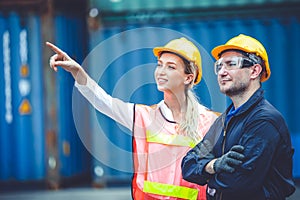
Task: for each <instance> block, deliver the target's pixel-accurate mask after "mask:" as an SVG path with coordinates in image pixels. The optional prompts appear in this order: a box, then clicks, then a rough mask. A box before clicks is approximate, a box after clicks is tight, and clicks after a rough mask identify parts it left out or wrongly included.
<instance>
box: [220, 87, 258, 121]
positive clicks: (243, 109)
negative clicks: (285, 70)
mask: <svg viewBox="0 0 300 200" xmlns="http://www.w3.org/2000/svg"><path fill="white" fill-rule="evenodd" d="M263 98H264V90H263V89H262V88H261V87H260V88H259V89H258V90H256V91H255V92H254V94H253V95H252V96H251V97H250V98H249V99H248V101H246V103H244V104H243V105H241V107H239V111H238V112H237V113H236V115H240V114H242V113H244V112H246V111H247V110H249V109H250V108H251V107H252V106H253V105H256V104H257V103H258V102H259V101H261V100H262V99H263ZM232 107H233V103H232V104H231V105H230V106H229V107H228V108H227V109H226V112H225V115H227V114H228V112H229V111H230V109H231V108H232Z"/></svg>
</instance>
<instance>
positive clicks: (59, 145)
mask: <svg viewBox="0 0 300 200" xmlns="http://www.w3.org/2000/svg"><path fill="white" fill-rule="evenodd" d="M53 23H54V27H53V28H51V27H49V28H48V29H47V30H48V31H54V35H55V36H54V41H51V42H54V43H55V44H56V45H58V46H59V47H61V48H62V49H64V50H65V51H66V52H67V53H68V54H69V55H70V56H72V57H73V58H75V59H76V60H77V61H78V62H81V61H82V60H83V57H84V53H85V52H86V49H87V48H86V46H87V45H86V44H87V34H86V33H87V28H86V22H85V17H82V16H81V15H76V16H74V15H72V16H70V15H67V14H65V15H60V14H56V15H55V16H54V19H53ZM41 26H42V22H41V16H36V15H32V14H25V15H24V14H22V15H21V14H20V13H13V12H11V13H10V14H6V15H0V35H1V40H0V45H1V49H2V50H1V54H0V69H1V70H0V77H1V79H0V107H1V113H0V183H4V184H5V183H6V182H13V183H16V182H26V181H47V180H48V179H49V180H50V179H51V180H52V179H54V180H55V181H57V182H56V183H54V184H56V185H55V186H53V187H59V185H60V184H64V182H67V183H66V184H76V183H70V182H72V181H69V180H73V179H69V178H76V180H77V181H79V182H80V181H86V180H88V179H90V154H89V153H88V152H87V150H86V148H85V147H84V145H83V143H82V142H81V140H80V138H79V136H78V134H77V131H76V128H75V125H74V120H73V113H72V90H73V85H74V79H73V77H72V76H71V75H70V74H69V73H67V72H65V71H64V70H62V69H59V71H58V73H55V72H54V71H51V73H53V74H55V75H53V77H55V78H54V79H51V81H48V80H50V78H49V77H46V78H45V77H44V76H43V75H44V74H45V73H44V72H45V71H46V70H50V68H49V66H48V62H47V66H43V64H42V60H43V56H44V55H43V52H44V51H43V49H44V47H45V46H44V42H43V38H41V37H42V33H41V29H42V28H41ZM52 54H54V52H52ZM46 59H47V60H49V57H47V58H46ZM43 70H45V71H43ZM51 76H52V74H51ZM52 88H55V92H54V93H53V94H51V93H50V92H49V91H50V90H52ZM47 90H48V91H47ZM48 94H51V95H49V96H47V95H48ZM46 96H47V98H49V99H45V97H46ZM44 102H50V103H48V104H47V105H45V103H44ZM47 106H49V108H48V109H47ZM79 106H80V105H77V107H79ZM47 110H50V113H48V114H49V115H50V116H51V118H52V119H51V120H50V118H47V117H46V118H47V119H45V116H47V115H46V114H45V112H46V111H47ZM83 113H84V112H82V114H83ZM45 126H47V127H48V130H46V128H45ZM86 131H87V132H88V129H86ZM51 142H52V143H55V144H52V145H53V146H51V145H49V144H48V143H51ZM46 144H48V145H46ZM49 146H51V147H49ZM51 170H53V171H54V173H53V172H52V171H51ZM51 187H52V186H51Z"/></svg>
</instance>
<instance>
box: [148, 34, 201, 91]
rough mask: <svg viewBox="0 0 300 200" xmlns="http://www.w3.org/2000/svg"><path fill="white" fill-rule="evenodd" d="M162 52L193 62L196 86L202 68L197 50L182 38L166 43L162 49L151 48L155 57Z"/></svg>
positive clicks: (199, 79)
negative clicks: (195, 67) (195, 70)
mask: <svg viewBox="0 0 300 200" xmlns="http://www.w3.org/2000/svg"><path fill="white" fill-rule="evenodd" d="M164 51H167V52H172V53H175V54H178V55H179V56H181V57H183V58H184V59H186V60H187V61H189V62H193V63H194V64H195V65H196V66H197V69H198V70H197V76H196V79H195V81H194V84H195V85H196V84H198V83H199V82H200V81H201V78H202V66H201V55H200V52H199V49H198V48H197V47H196V46H195V45H194V44H193V43H192V42H191V41H189V40H187V39H186V38H184V37H182V38H179V39H174V40H171V41H170V42H168V43H167V44H166V45H165V46H163V47H155V48H153V53H154V55H155V56H156V57H159V56H160V54H161V53H162V52H164Z"/></svg>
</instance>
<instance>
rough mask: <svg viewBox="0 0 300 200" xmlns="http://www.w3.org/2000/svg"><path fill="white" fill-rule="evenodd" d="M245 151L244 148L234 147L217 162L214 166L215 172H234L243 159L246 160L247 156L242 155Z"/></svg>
mask: <svg viewBox="0 0 300 200" xmlns="http://www.w3.org/2000/svg"><path fill="white" fill-rule="evenodd" d="M243 151H244V147H243V146H241V145H234V146H233V147H232V148H231V149H230V150H229V151H228V152H227V153H226V154H224V155H223V156H221V157H220V158H218V159H217V160H216V161H215V163H214V166H213V167H214V170H215V172H216V173H220V172H228V173H232V172H234V170H235V167H237V166H239V165H241V164H242V161H243V159H244V158H245V156H244V155H243V154H242V153H243Z"/></svg>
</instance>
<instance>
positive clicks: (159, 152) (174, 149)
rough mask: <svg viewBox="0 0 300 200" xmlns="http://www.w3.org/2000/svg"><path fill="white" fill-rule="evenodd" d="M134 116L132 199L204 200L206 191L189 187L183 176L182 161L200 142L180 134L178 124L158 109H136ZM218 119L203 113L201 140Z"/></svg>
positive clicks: (212, 114)
mask: <svg viewBox="0 0 300 200" xmlns="http://www.w3.org/2000/svg"><path fill="white" fill-rule="evenodd" d="M134 115H135V116H134V127H133V160H134V176H133V180H132V196H133V199H135V200H144V199H172V200H174V199H191V200H197V199H198V200H200V199H201V200H205V199H206V191H205V190H206V187H205V186H199V185H197V184H194V183H189V182H187V181H185V180H183V178H182V175H181V160H182V158H183V157H184V156H185V155H186V153H187V152H188V151H189V150H190V149H191V148H193V147H194V146H195V145H196V143H197V142H194V141H193V140H192V139H191V138H189V137H187V136H184V135H180V134H177V131H176V129H177V127H178V124H177V123H175V122H172V121H169V120H167V119H166V118H165V117H164V116H163V114H162V112H161V110H160V108H159V106H157V105H154V106H151V107H150V106H145V105H135V111H134ZM215 119H216V115H215V114H214V113H213V112H212V111H209V110H207V109H205V108H204V107H203V108H202V109H201V115H200V120H199V128H198V131H199V135H200V136H201V137H204V135H205V134H206V132H207V131H208V129H209V127H210V126H211V124H212V123H213V121H214V120H215Z"/></svg>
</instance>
